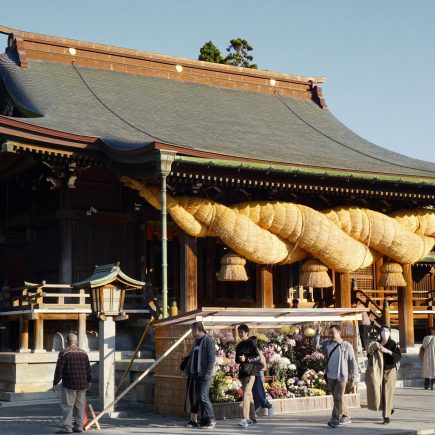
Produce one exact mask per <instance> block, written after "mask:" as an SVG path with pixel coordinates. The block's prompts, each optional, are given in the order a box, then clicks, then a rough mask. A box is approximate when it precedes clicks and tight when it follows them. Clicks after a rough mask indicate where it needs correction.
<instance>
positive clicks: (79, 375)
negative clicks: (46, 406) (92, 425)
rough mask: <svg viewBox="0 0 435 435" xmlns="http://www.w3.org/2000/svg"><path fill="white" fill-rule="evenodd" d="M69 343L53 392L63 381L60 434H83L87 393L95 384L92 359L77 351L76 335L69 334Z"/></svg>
mask: <svg viewBox="0 0 435 435" xmlns="http://www.w3.org/2000/svg"><path fill="white" fill-rule="evenodd" d="M66 342H67V346H66V348H65V349H63V350H61V351H60V352H59V356H58V358H57V363H56V370H55V372H54V379H53V390H55V387H56V385H57V384H58V383H59V382H60V381H62V398H61V405H60V407H61V412H62V424H61V427H60V429H59V430H58V431H57V432H56V433H57V434H60V433H72V432H82V431H83V420H84V414H85V400H86V390H89V388H90V387H91V382H92V375H91V365H90V363H89V358H88V355H87V353H86V352H85V351H84V350H83V349H80V348H79V347H78V338H77V335H76V334H73V333H70V334H68V336H67V338H66ZM73 418H74V422H73Z"/></svg>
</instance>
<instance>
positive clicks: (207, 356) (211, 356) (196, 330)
mask: <svg viewBox="0 0 435 435" xmlns="http://www.w3.org/2000/svg"><path fill="white" fill-rule="evenodd" d="M191 330H192V335H193V338H194V339H195V341H194V343H193V348H192V352H191V354H190V357H189V360H188V362H187V364H186V368H185V369H184V371H185V373H186V375H187V376H189V377H191V378H192V379H193V385H191V387H193V388H195V392H196V398H195V399H196V400H194V402H195V403H191V404H190V406H191V414H198V411H199V408H201V419H200V421H199V423H197V422H196V421H195V420H192V418H191V420H190V421H189V422H188V423H187V426H188V427H198V426H199V427H201V428H205V429H211V428H213V427H214V426H215V425H216V421H215V418H214V412H213V406H212V404H211V401H210V395H209V393H210V386H211V381H212V378H213V376H214V364H215V361H216V347H215V344H214V343H213V340H212V339H211V337H210V336H209V335H208V334H207V332H206V331H205V329H204V325H203V324H202V322H194V323H193V324H192V327H191ZM189 397H190V398H191V400H193V399H194V397H193V396H190V395H189ZM195 423H197V424H195Z"/></svg>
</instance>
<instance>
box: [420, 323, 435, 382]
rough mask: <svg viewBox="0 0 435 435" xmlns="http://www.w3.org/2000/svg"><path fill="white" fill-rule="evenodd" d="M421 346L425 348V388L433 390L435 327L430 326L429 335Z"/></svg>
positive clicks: (434, 377) (434, 375) (434, 376)
mask: <svg viewBox="0 0 435 435" xmlns="http://www.w3.org/2000/svg"><path fill="white" fill-rule="evenodd" d="M421 347H422V348H423V349H424V356H423V378H424V389H425V390H428V389H429V386H430V389H431V390H433V387H434V384H435V327H433V326H432V327H431V328H429V335H427V336H426V337H424V338H423V344H422V345H421Z"/></svg>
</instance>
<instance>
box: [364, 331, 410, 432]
mask: <svg viewBox="0 0 435 435" xmlns="http://www.w3.org/2000/svg"><path fill="white" fill-rule="evenodd" d="M367 354H368V355H369V364H368V368H367V372H366V380H365V382H366V386H367V407H368V409H370V410H372V411H379V410H382V417H383V418H384V421H383V423H382V424H389V423H390V417H391V414H393V413H394V405H393V400H394V391H395V388H396V377H397V363H398V362H399V361H400V359H401V358H402V354H401V353H400V348H399V346H398V345H397V343H396V342H395V341H394V340H392V339H391V330H390V327H389V326H387V325H383V326H382V327H381V337H380V339H379V340H378V341H373V342H371V343H370V344H369V346H368V348H367Z"/></svg>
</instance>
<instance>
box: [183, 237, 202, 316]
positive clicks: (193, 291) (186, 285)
mask: <svg viewBox="0 0 435 435" xmlns="http://www.w3.org/2000/svg"><path fill="white" fill-rule="evenodd" d="M180 273H181V277H180V310H181V312H184V313H186V312H187V311H192V310H196V309H197V308H198V283H197V279H198V273H197V258H196V239H195V238H193V237H191V236H189V235H188V234H186V233H185V232H182V233H181V235H180Z"/></svg>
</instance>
